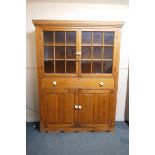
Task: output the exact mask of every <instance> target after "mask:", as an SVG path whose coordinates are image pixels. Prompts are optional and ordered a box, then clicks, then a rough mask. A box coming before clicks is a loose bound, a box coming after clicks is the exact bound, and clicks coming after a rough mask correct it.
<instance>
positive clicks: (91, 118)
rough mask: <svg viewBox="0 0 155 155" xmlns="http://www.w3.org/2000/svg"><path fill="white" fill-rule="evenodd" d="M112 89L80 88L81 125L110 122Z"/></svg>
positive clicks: (97, 124) (98, 124)
mask: <svg viewBox="0 0 155 155" xmlns="http://www.w3.org/2000/svg"><path fill="white" fill-rule="evenodd" d="M109 103H110V91H107V90H79V105H80V106H81V109H79V121H78V124H79V125H81V127H87V126H88V127H90V126H91V125H92V126H94V127H95V126H100V125H102V124H108V122H109V120H108V119H109V118H108V115H109Z"/></svg>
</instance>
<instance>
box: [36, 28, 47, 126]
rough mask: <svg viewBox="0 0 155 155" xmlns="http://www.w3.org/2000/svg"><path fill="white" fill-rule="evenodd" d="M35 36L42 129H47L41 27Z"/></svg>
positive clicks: (37, 29)
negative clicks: (42, 79)
mask: <svg viewBox="0 0 155 155" xmlns="http://www.w3.org/2000/svg"><path fill="white" fill-rule="evenodd" d="M35 35H36V58H37V75H38V98H39V100H38V102H39V111H40V116H39V117H40V128H44V127H45V120H44V116H43V115H44V107H43V106H42V102H43V98H42V95H41V44H40V41H41V40H40V35H41V29H40V27H39V26H36V27H35Z"/></svg>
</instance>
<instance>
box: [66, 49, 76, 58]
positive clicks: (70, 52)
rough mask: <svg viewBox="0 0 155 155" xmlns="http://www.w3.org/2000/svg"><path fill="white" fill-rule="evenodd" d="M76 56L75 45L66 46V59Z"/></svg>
mask: <svg viewBox="0 0 155 155" xmlns="http://www.w3.org/2000/svg"><path fill="white" fill-rule="evenodd" d="M75 58H76V47H66V59H75Z"/></svg>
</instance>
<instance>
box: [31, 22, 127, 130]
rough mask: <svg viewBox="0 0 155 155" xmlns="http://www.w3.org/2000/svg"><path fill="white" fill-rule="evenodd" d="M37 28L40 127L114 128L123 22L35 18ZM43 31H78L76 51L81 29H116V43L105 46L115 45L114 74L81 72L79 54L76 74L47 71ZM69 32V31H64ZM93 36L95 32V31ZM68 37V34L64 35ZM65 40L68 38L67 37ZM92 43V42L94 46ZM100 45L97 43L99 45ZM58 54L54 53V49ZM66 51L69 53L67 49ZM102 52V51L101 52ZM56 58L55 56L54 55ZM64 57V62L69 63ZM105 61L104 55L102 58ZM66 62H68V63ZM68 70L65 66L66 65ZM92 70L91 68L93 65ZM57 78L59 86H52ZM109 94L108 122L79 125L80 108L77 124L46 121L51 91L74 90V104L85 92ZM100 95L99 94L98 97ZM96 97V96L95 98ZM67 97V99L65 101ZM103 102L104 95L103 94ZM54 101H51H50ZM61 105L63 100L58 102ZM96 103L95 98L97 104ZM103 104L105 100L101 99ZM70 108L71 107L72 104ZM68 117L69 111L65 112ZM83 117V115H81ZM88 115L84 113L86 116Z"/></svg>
mask: <svg viewBox="0 0 155 155" xmlns="http://www.w3.org/2000/svg"><path fill="white" fill-rule="evenodd" d="M33 24H34V25H35V30H36V54H37V71H38V94H39V107H40V129H41V131H60V130H63V131H92V130H93V131H112V130H113V129H114V124H115V112H116V99H117V89H118V74H119V55H120V36H121V28H122V26H123V24H124V22H116V21H113V22H102V21H58V20H33ZM43 31H65V32H67V31H75V32H76V44H75V45H74V46H76V51H81V47H82V43H81V36H82V34H81V32H82V31H101V32H102V31H108V32H109V31H113V32H115V38H114V45H104V44H103V45H102V47H104V46H113V47H114V52H113V53H114V54H113V68H112V74H96V75H95V74H83V73H82V74H81V63H80V61H81V56H80V55H77V56H76V59H75V62H76V74H65V76H64V75H62V74H58V73H57V74H56V73H54V74H50V73H49V74H48V73H46V74H45V73H44V52H43V51H44V49H43V47H44V43H43ZM65 34H66V33H65ZM92 35H93V34H92ZM65 38H66V35H65ZM65 40H66V39H65ZM47 45H50V46H54V47H55V46H57V45H58V46H59V45H61V46H62V45H63V46H65V51H66V46H67V45H66V44H65V43H64V44H57V45H56V44H55V42H54V43H53V44H47ZM91 46H92V45H91ZM96 46H98V45H96ZM54 53H55V52H54ZM65 53H66V52H65ZM102 54H103V53H102ZM54 58H55V57H54ZM66 60H67V59H66V56H65V62H66ZM103 60H104V58H103ZM65 65H66V63H65ZM65 69H66V67H65ZM91 70H92V67H91ZM53 81H57V82H58V84H57V85H56V86H54V85H53V86H52V82H53ZM100 81H102V82H104V83H105V85H104V86H100ZM102 91H103V92H104V93H108V94H109V100H107V102H109V103H108V106H109V107H108V109H109V110H108V113H109V115H108V122H109V123H108V124H100V125H97V126H95V124H90V125H86V124H85V125H84V124H83V127H80V124H79V123H78V120H79V117H80V116H79V111H78V110H76V109H75V111H74V113H75V115H74V120H75V124H74V126H72V125H71V126H70V125H69V124H64V123H65V122H64V123H63V124H64V125H61V124H55V125H54V124H53V125H52V124H48V123H47V122H46V121H45V115H47V114H45V106H44V104H43V102H44V101H43V100H44V98H43V95H46V94H48V93H49V94H51V93H52V92H53V93H54V94H59V93H60V94H66V96H67V94H68V93H69V92H70V93H71V92H74V104H75V105H76V104H77V103H78V104H80V102H81V100H80V99H79V95H80V93H81V92H82V93H85V94H88V93H89V94H92V95H93V94H95V93H97V94H100V92H102ZM96 97H97V98H98V97H100V95H99V96H96ZM96 97H95V98H96ZM61 100H62V99H61ZM67 100H68V99H67V98H66V101H67ZM103 102H105V101H104V97H103ZM50 104H51V103H50ZM57 104H61V103H57ZM92 104H96V102H95V101H94V103H92ZM101 104H102V102H101ZM70 108H71V107H70ZM62 114H64V115H66V116H65V117H69V115H67V113H62ZM82 117H83V116H82ZM84 117H85V116H84Z"/></svg>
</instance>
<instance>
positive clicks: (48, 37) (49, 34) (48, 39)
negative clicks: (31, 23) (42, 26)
mask: <svg viewBox="0 0 155 155" xmlns="http://www.w3.org/2000/svg"><path fill="white" fill-rule="evenodd" d="M44 43H53V32H50V31H44Z"/></svg>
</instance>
